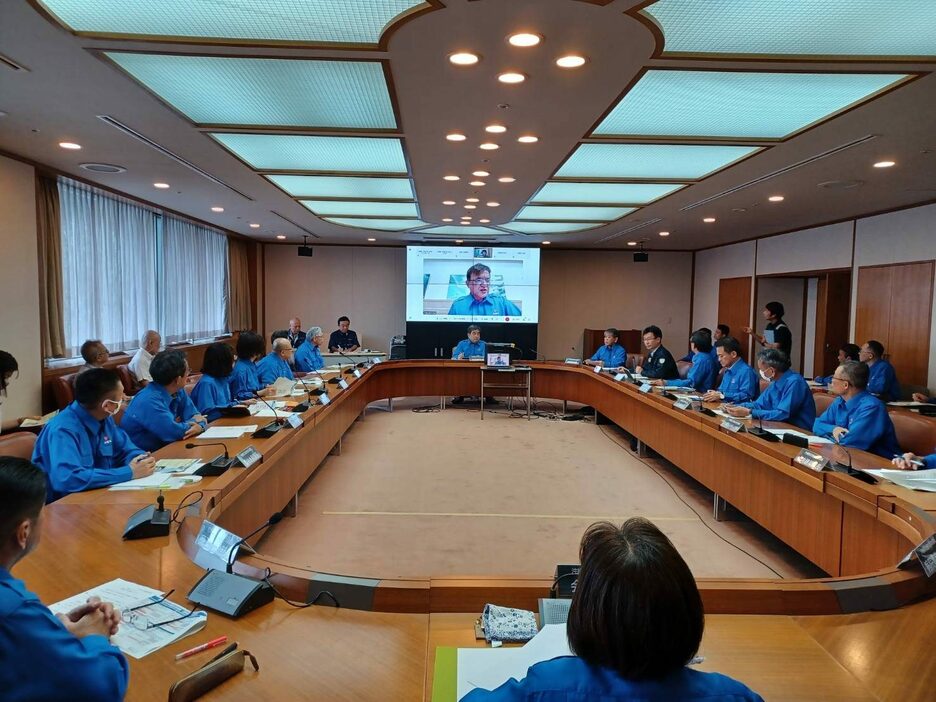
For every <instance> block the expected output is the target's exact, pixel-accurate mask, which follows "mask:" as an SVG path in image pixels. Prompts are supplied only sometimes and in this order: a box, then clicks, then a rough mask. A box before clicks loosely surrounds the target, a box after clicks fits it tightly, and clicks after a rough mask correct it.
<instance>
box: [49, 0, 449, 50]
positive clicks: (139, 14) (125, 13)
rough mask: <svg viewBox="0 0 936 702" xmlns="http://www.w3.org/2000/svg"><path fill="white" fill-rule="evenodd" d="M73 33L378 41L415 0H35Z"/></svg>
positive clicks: (262, 40)
mask: <svg viewBox="0 0 936 702" xmlns="http://www.w3.org/2000/svg"><path fill="white" fill-rule="evenodd" d="M39 4H41V5H43V6H44V7H45V9H46V10H48V11H49V13H50V14H51V15H52V16H53V17H55V18H56V19H57V20H58V21H59V22H60V23H61V24H63V25H65V26H66V27H68V28H69V29H71V30H72V31H74V32H79V33H82V34H95V35H117V36H120V37H128V38H152V39H157V38H160V37H172V38H175V39H179V38H184V39H190V40H195V39H230V40H234V41H244V42H247V43H258V42H259V43H264V44H268V43H273V42H300V43H303V44H309V43H313V44H319V43H328V44H334V43H340V44H377V43H378V42H379V41H380V36H381V35H382V34H383V32H384V29H385V28H387V27H388V26H390V25H391V24H393V22H394V20H395V19H396V18H397V17H399V16H400V15H402V14H404V13H409V12H410V11H412V10H414V9H420V8H426V7H429V6H430V5H429V3H426V2H420V1H419V0H354V1H353V2H350V1H349V0H265V1H264V2H258V1H257V0H223V2H219V1H218V0H159V1H158V2H153V1H150V2H144V1H140V0H133V1H130V0H94V1H93V2H89V1H88V0H39Z"/></svg>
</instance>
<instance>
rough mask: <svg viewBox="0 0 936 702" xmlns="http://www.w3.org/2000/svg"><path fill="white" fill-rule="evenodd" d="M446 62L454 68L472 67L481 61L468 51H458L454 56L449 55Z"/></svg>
mask: <svg viewBox="0 0 936 702" xmlns="http://www.w3.org/2000/svg"><path fill="white" fill-rule="evenodd" d="M448 60H449V61H451V62H452V63H454V64H455V65H456V66H474V65H475V64H476V63H477V62H478V61H480V60H481V57H480V56H478V55H477V54H473V53H471V52H470V51H459V52H457V53H454V54H449V57H448Z"/></svg>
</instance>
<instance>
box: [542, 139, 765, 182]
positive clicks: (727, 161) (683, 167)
mask: <svg viewBox="0 0 936 702" xmlns="http://www.w3.org/2000/svg"><path fill="white" fill-rule="evenodd" d="M756 151H760V147H756V146H720V145H718V146H706V145H682V144H580V145H579V146H578V148H577V149H575V151H574V152H573V153H572V155H571V156H570V157H569V159H568V160H567V161H566V162H565V163H564V164H562V167H561V168H560V169H559V170H558V171H557V173H556V175H555V176H554V177H555V178H641V179H654V178H668V179H673V180H695V179H697V178H702V177H704V176H706V175H708V174H710V173H714V172H715V171H718V170H720V169H722V168H724V167H725V166H729V165H731V164H732V163H734V162H736V161H738V160H740V159H742V158H744V157H745V156H749V155H751V154H752V153H754V152H756Z"/></svg>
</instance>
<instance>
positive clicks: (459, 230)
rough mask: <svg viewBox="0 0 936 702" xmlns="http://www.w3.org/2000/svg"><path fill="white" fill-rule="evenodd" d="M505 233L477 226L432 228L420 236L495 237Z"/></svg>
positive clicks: (424, 230) (425, 230)
mask: <svg viewBox="0 0 936 702" xmlns="http://www.w3.org/2000/svg"><path fill="white" fill-rule="evenodd" d="M503 233H504V232H502V231H498V230H497V229H492V228H491V227H479V226H477V225H467V226H464V225H461V226H457V227H454V226H447V227H430V228H429V229H423V230H422V231H421V232H420V234H492V235H495V236H496V235H499V234H503Z"/></svg>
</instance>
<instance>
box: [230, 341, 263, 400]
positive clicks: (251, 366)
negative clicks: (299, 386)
mask: <svg viewBox="0 0 936 702" xmlns="http://www.w3.org/2000/svg"><path fill="white" fill-rule="evenodd" d="M264 349H265V345H264V343H263V337H262V336H260V335H259V334H258V333H257V332H253V331H245V332H241V333H240V336H239V337H238V338H237V362H236V363H234V370H233V371H232V372H231V377H230V382H231V397H232V398H233V399H235V400H249V399H251V398H253V397H256V396H257V395H259V396H260V397H266V396H268V395H272V394H273V390H272V388H267V387H266V386H265V385H264V384H263V383H261V382H260V376H259V375H258V373H257V360H258V359H260V358H262V357H263V351H264Z"/></svg>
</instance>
